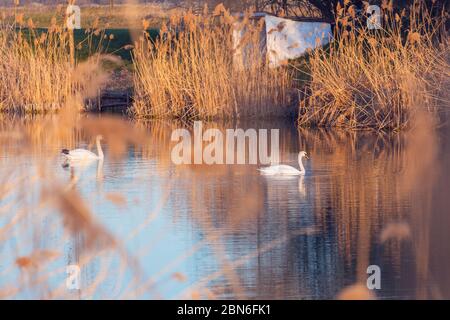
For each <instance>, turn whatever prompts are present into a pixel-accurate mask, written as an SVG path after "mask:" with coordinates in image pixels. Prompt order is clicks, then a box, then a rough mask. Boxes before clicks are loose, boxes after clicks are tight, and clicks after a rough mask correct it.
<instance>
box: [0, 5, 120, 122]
mask: <svg viewBox="0 0 450 320" xmlns="http://www.w3.org/2000/svg"><path fill="white" fill-rule="evenodd" d="M24 20H25V19H24V18H23V16H22V15H20V14H19V15H17V17H16V21H15V22H14V23H13V24H7V23H6V22H4V21H3V20H0V55H1V57H2V59H1V60H0V111H8V112H20V113H45V112H55V111H58V110H60V109H61V108H62V107H63V106H65V105H67V104H72V105H73V104H74V102H76V106H75V107H76V108H77V109H78V110H82V109H83V99H85V98H90V97H92V96H95V95H96V94H97V91H96V90H98V88H99V86H100V84H98V83H95V84H93V83H90V85H89V86H88V85H86V83H87V82H91V81H90V80H92V79H94V78H95V79H96V80H101V82H104V81H106V75H105V74H102V75H100V73H102V70H101V69H100V68H99V66H100V65H101V63H102V62H104V61H105V60H108V61H110V62H112V63H117V62H120V61H119V59H118V58H116V57H112V56H108V55H102V54H101V53H102V48H103V42H106V41H109V40H104V30H102V29H99V28H95V29H92V30H91V31H89V32H88V33H87V34H86V38H85V39H84V40H82V41H81V42H80V43H79V44H78V46H81V45H84V44H87V45H88V47H89V51H90V52H89V54H90V57H89V58H88V59H87V60H86V61H83V62H78V61H76V57H75V50H76V48H75V43H74V40H73V37H72V36H71V32H70V31H68V30H65V29H64V28H63V27H62V26H61V25H58V24H57V23H56V21H55V20H54V21H53V24H52V25H51V26H50V28H49V29H48V30H47V31H45V32H44V31H40V30H37V29H36V28H35V26H34V22H33V20H32V19H31V18H30V19H28V20H27V21H24ZM94 36H100V39H101V40H100V42H99V43H98V44H96V45H95V46H94V45H93V40H92V39H93V37H94ZM93 88H94V89H93Z"/></svg>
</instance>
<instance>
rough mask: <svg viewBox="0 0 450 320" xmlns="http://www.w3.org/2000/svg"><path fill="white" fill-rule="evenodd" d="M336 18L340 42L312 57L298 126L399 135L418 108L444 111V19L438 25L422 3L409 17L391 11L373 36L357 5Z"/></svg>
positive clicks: (419, 1) (385, 11)
mask: <svg viewBox="0 0 450 320" xmlns="http://www.w3.org/2000/svg"><path fill="white" fill-rule="evenodd" d="M386 3H387V2H386ZM337 11H338V12H340V16H338V17H337V20H336V30H335V34H334V41H333V43H332V44H331V46H330V47H329V48H320V49H318V50H316V51H314V52H312V53H311V57H310V73H309V75H310V77H311V80H310V83H309V85H308V86H307V89H306V96H307V98H306V99H305V100H303V101H302V102H301V103H300V110H299V119H298V122H299V125H302V126H325V127H333V126H341V127H349V128H353V129H363V128H375V129H377V130H399V129H402V128H405V127H406V126H408V122H409V120H410V118H411V115H413V114H414V113H415V110H416V109H415V108H416V107H423V108H427V109H428V110H432V111H436V110H437V108H438V107H439V106H440V105H442V102H443V101H442V94H443V93H444V92H445V90H446V87H447V86H448V83H449V82H448V81H449V75H450V74H449V65H448V56H449V55H448V46H446V43H447V39H446V38H445V35H443V34H442V27H443V25H444V23H445V19H446V17H445V16H442V17H441V19H437V18H435V17H434V18H433V17H432V16H431V14H430V11H429V10H428V9H427V7H426V5H425V3H424V2H423V1H422V0H416V1H415V2H414V4H413V5H412V6H411V8H410V10H409V13H408V14H407V13H406V12H407V11H403V12H402V13H400V14H398V13H395V12H394V11H393V10H392V6H389V5H384V6H383V17H382V19H383V29H381V30H368V29H367V28H366V27H365V26H358V23H359V22H358V18H355V10H354V7H353V6H352V5H351V4H350V3H348V4H347V5H346V7H344V8H338V10H337ZM405 25H406V26H407V28H408V30H405V29H406V28H405ZM405 31H406V32H405ZM418 97H420V98H421V99H418ZM418 100H421V101H424V102H425V103H424V105H420V106H418V105H417V103H416V102H417V101H418ZM444 103H445V101H444Z"/></svg>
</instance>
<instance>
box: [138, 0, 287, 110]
mask: <svg viewBox="0 0 450 320" xmlns="http://www.w3.org/2000/svg"><path fill="white" fill-rule="evenodd" d="M251 14H252V13H251V12H247V13H246V14H245V17H244V18H243V19H239V20H238V19H237V18H235V17H233V16H231V15H230V13H229V12H228V11H227V10H226V9H225V8H224V7H223V6H221V5H219V6H217V7H216V8H215V10H214V11H213V12H212V13H209V12H208V10H207V9H206V8H205V10H204V12H203V14H202V15H194V14H193V13H192V12H187V13H186V14H184V15H183V16H172V17H171V19H170V24H169V25H167V26H163V27H162V29H161V35H160V37H159V38H158V39H156V40H155V41H152V40H151V39H150V37H149V35H148V34H147V33H146V32H144V34H143V36H142V37H141V39H140V40H139V41H138V42H137V44H136V48H135V50H134V55H133V60H134V64H135V68H136V73H135V81H134V84H135V103H134V106H133V109H132V113H133V115H134V116H136V117H165V116H169V117H178V118H183V117H187V118H238V117H256V116H269V115H283V114H286V113H288V111H287V108H286V107H287V106H288V105H289V88H290V84H291V83H290V75H289V72H288V71H287V70H286V69H285V68H277V69H270V68H269V67H268V64H267V63H266V57H265V55H264V54H261V52H260V46H261V45H260V36H261V31H262V30H263V27H264V25H263V23H262V22H263V21H262V20H260V21H254V20H252V19H250V17H251ZM144 29H145V21H144ZM233 32H234V33H236V32H241V33H242V34H243V35H244V36H243V37H242V38H241V40H240V41H239V43H236V42H233ZM243 56H245V59H241V62H242V61H243V60H244V63H243V64H242V63H238V62H237V60H239V59H238V58H239V57H241V58H242V57H243Z"/></svg>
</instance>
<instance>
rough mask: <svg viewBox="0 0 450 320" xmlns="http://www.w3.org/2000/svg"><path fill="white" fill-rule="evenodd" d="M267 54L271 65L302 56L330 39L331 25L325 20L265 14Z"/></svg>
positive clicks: (274, 65)
mask: <svg viewBox="0 0 450 320" xmlns="http://www.w3.org/2000/svg"><path fill="white" fill-rule="evenodd" d="M265 23H266V34H267V38H266V45H267V55H268V60H269V63H270V65H271V66H273V67H276V66H278V65H280V63H281V62H282V61H285V60H287V59H293V58H297V57H300V56H301V55H302V54H304V53H305V52H306V50H307V49H314V48H316V47H319V46H323V45H325V44H327V43H328V42H329V41H330V38H331V25H330V24H329V23H324V22H303V21H295V20H289V19H283V18H278V17H274V16H270V15H266V16H265Z"/></svg>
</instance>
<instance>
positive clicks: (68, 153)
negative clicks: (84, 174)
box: [61, 135, 104, 162]
mask: <svg viewBox="0 0 450 320" xmlns="http://www.w3.org/2000/svg"><path fill="white" fill-rule="evenodd" d="M102 139H103V137H102V136H101V135H98V136H97V137H96V138H95V140H96V143H97V153H98V155H97V154H95V153H93V152H91V151H89V150H86V149H74V150H68V149H62V150H61V154H62V156H63V157H64V158H65V160H66V161H69V162H70V161H90V160H103V158H104V155H103V150H102V146H101V144H100V140H102Z"/></svg>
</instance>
